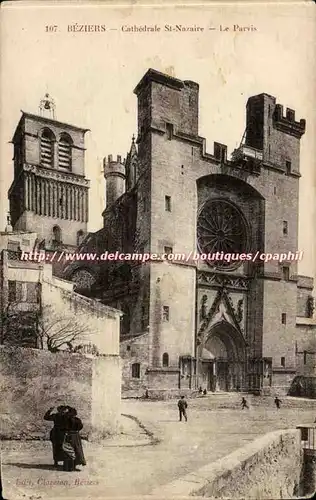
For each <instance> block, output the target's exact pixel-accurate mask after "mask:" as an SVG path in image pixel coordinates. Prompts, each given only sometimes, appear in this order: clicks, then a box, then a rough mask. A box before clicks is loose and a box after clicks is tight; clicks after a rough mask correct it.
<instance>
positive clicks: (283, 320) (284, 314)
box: [281, 313, 286, 325]
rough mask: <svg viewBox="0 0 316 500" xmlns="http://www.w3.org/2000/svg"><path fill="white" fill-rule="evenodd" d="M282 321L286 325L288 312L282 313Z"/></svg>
mask: <svg viewBox="0 0 316 500" xmlns="http://www.w3.org/2000/svg"><path fill="white" fill-rule="evenodd" d="M281 323H282V325H286V313H282V315H281Z"/></svg>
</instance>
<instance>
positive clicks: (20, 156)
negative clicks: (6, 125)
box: [8, 94, 89, 249]
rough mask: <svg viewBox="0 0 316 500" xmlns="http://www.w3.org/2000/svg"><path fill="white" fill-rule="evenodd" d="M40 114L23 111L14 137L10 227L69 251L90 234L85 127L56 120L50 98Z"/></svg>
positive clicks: (46, 97) (48, 246)
mask: <svg viewBox="0 0 316 500" xmlns="http://www.w3.org/2000/svg"><path fill="white" fill-rule="evenodd" d="M39 111H40V113H39V115H33V114H30V113H25V112H23V111H22V116H21V119H20V121H19V123H18V126H17V128H16V130H15V133H14V136H13V139H12V143H13V147H14V156H13V162H14V179H13V182H12V185H11V187H10V189H9V193H8V194H9V201H10V213H11V219H12V225H13V229H14V230H27V231H34V232H37V234H38V238H39V240H41V241H43V240H45V248H46V249H48V248H49V249H64V248H69V249H70V248H72V247H76V246H77V243H78V237H79V235H80V238H81V239H82V237H83V236H84V235H85V234H86V233H87V223H88V190H89V181H88V180H87V179H86V178H85V168H84V153H85V144H84V138H85V133H86V132H87V129H83V128H80V127H76V126H74V125H69V124H67V123H63V122H60V121H57V120H56V119H55V108H54V106H53V100H52V99H51V98H49V96H48V94H46V96H45V98H44V99H43V100H42V101H41V104H40V108H39ZM47 112H49V113H48V114H49V116H45V113H46V115H47Z"/></svg>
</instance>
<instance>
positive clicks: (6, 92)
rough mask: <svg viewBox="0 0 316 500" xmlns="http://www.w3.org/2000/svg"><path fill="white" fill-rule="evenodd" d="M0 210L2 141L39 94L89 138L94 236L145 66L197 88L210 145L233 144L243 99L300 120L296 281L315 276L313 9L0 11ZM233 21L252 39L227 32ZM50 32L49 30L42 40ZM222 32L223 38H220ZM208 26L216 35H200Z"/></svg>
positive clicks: (7, 152)
mask: <svg viewBox="0 0 316 500" xmlns="http://www.w3.org/2000/svg"><path fill="white" fill-rule="evenodd" d="M1 15H2V19H1V23H2V25H1V35H0V36H1V59H0V63H1V68H0V69H1V71H0V78H1V81H0V83H1V86H0V88H1V93H0V96H1V107H0V112H1V122H0V124H1V127H0V134H1V137H0V141H1V142H0V144H1V153H0V154H1V168H0V172H1V176H0V180H1V184H0V189H1V193H0V194H1V213H2V218H1V221H0V229H1V230H3V229H4V226H5V221H6V211H7V207H8V204H7V194H6V193H7V190H8V188H9V186H10V184H11V182H12V178H13V164H12V145H10V144H9V143H8V142H9V141H10V140H11V138H12V136H13V132H14V130H15V127H16V125H17V123H18V120H19V118H20V116H21V113H20V110H24V111H26V112H30V113H35V114H37V113H38V106H39V101H40V99H42V97H43V96H44V94H45V93H46V92H49V93H50V95H51V96H52V97H53V98H54V100H55V103H56V115H57V116H56V118H57V119H58V120H60V121H64V122H67V123H71V124H74V125H77V126H82V127H86V128H89V129H91V132H88V133H87V134H86V147H87V154H86V175H87V177H88V178H89V179H90V180H91V190H90V224H89V229H90V230H92V231H94V230H97V229H100V228H101V227H102V218H101V212H102V210H103V209H104V190H105V184H104V180H103V177H102V173H101V171H102V158H103V157H104V156H107V155H108V154H113V155H117V154H120V155H122V156H124V157H125V155H126V152H127V150H128V149H129V147H130V142H131V137H132V134H133V133H135V134H136V122H137V106H136V105H137V100H136V96H135V95H134V94H133V89H134V87H135V86H136V84H137V83H138V82H139V80H140V79H141V77H142V76H143V75H144V73H145V72H146V71H147V69H148V68H150V67H151V68H154V69H157V70H159V71H162V72H166V73H169V74H172V75H173V76H176V77H177V78H180V79H183V80H193V81H196V82H197V83H199V85H200V125H199V134H200V135H201V136H203V137H205V138H206V141H207V151H208V152H211V153H212V152H213V142H214V141H218V142H221V143H224V144H227V146H228V153H229V154H230V153H231V152H232V150H233V149H234V148H235V147H236V146H237V145H238V144H239V142H240V140H241V137H242V135H243V132H244V129H245V106H246V102H247V99H248V97H250V96H252V95H255V94H258V93H261V92H266V93H268V94H271V95H273V96H275V97H276V98H277V102H278V103H280V104H283V105H284V106H285V107H290V108H293V109H295V110H296V116H297V119H300V118H305V119H306V122H307V130H306V134H305V136H304V137H303V139H302V141H301V173H302V178H301V180H300V232H299V250H303V251H304V259H303V261H302V262H301V263H300V267H299V272H300V273H301V274H309V275H314V274H315V273H314V263H315V262H316V259H315V256H314V253H315V250H314V248H315V234H314V223H313V222H314V216H315V185H316V182H315V180H316V179H315V167H316V165H315V158H316V144H315V138H316V112H315V110H316V95H315V89H316V61H315V59H316V58H315V47H316V13H315V7H314V6H313V5H312V4H301V3H300V4H299V5H295V4H291V5H285V4H281V5H279V6H276V5H268V6H267V5H258V4H257V5H251V4H246V5H244V6H241V5H239V6H237V5H215V4H214V5H209V6H203V7H201V6H200V7H197V6H195V7H191V8H189V7H180V6H177V7H176V8H171V7H164V8H151V9H149V8H145V7H135V6H134V7H128V8H126V7H125V8H124V7H122V8H118V7H113V6H111V5H110V6H107V5H103V6H94V5H92V4H91V5H90V6H88V7H87V6H86V7H85V6H79V5H77V6H72V7H69V6H64V5H58V6H55V7H49V6H43V5H39V4H37V5H36V8H34V7H26V6H24V5H23V3H22V4H19V2H17V4H15V5H13V6H12V7H10V6H7V7H6V6H4V8H3V9H2V12H1ZM74 23H78V25H81V24H86V25H87V24H91V25H105V26H106V28H107V31H105V32H99V33H87V32H77V33H72V32H68V31H67V27H68V25H73V24H74ZM145 24H146V25H150V26H152V25H155V24H156V25H157V26H159V27H161V31H160V32H159V33H158V32H156V33H126V32H125V33H124V32H123V31H122V26H124V27H126V26H134V25H138V26H139V25H141V26H143V25H145ZM166 24H168V25H173V26H175V25H176V24H178V25H179V24H182V25H186V26H193V25H196V26H200V27H203V28H204V31H203V32H199V33H197V32H164V26H165V25H166ZM234 24H235V25H239V26H244V27H246V26H248V27H250V28H251V26H252V27H256V28H257V31H239V30H237V31H234V28H233V27H234ZM47 25H52V26H53V25H56V26H57V32H56V33H54V32H53V33H47V32H46V31H45V27H46V26H47ZM220 25H222V27H225V26H228V27H229V28H230V30H229V31H228V32H227V31H226V32H224V31H220ZM209 27H215V28H216V30H209Z"/></svg>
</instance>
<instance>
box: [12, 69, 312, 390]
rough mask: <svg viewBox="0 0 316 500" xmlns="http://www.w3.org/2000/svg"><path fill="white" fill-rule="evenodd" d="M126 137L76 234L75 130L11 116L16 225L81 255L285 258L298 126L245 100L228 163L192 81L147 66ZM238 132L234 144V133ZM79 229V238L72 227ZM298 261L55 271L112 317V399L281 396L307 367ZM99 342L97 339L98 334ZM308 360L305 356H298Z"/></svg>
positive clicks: (266, 99) (80, 203)
mask: <svg viewBox="0 0 316 500" xmlns="http://www.w3.org/2000/svg"><path fill="white" fill-rule="evenodd" d="M134 93H135V94H136V97H137V100H138V130H137V136H136V138H134V137H133V139H132V144H131V147H130V151H129V152H128V154H127V156H126V158H125V159H122V157H121V156H117V157H113V156H112V155H109V156H108V157H107V158H106V159H105V160H104V176H105V180H106V207H105V209H104V212H103V220H104V227H103V228H102V229H100V230H99V231H98V232H96V233H88V234H87V236H86V237H85V238H84V239H83V241H82V242H80V241H79V239H78V235H83V234H85V232H86V224H87V220H88V214H87V191H88V181H87V180H86V179H85V177H84V166H83V155H84V142H83V141H84V133H85V130H83V129H79V128H77V127H73V126H69V125H65V124H63V123H59V122H56V121H54V120H51V119H50V120H48V119H44V118H40V117H36V116H33V115H27V114H23V116H22V118H21V121H20V124H19V125H18V127H17V131H16V133H15V135H14V139H13V143H14V148H15V155H14V158H15V160H14V163H15V180H14V183H13V185H12V187H11V190H10V194H9V196H10V202H11V213H12V220H13V223H14V224H15V226H16V227H24V228H32V229H34V230H36V231H38V232H39V234H40V236H41V238H43V239H45V240H46V239H47V240H49V239H50V238H51V239H53V240H54V238H55V239H56V229H54V228H56V227H57V228H58V231H60V233H61V232H62V234H63V235H64V236H63V241H65V243H66V242H67V243H69V245H76V243H77V244H78V251H79V252H82V253H84V252H97V253H98V254H101V253H102V252H105V250H108V251H110V252H115V251H120V252H124V253H144V252H150V253H157V254H161V253H183V254H186V255H189V254H190V253H191V252H200V253H201V252H204V253H210V252H212V253H214V252H216V251H219V252H225V253H249V252H251V253H252V254H256V252H266V253H267V252H269V253H280V252H282V253H287V254H288V253H289V252H292V253H295V252H296V251H298V250H299V248H298V213H299V206H298V202H299V179H300V175H301V174H300V140H301V138H302V136H303V134H304V132H305V121H304V120H303V119H300V120H297V119H296V117H295V111H294V110H293V109H289V108H287V109H286V110H285V111H284V109H283V106H282V105H280V104H278V103H277V102H276V98H275V97H273V96H271V95H268V94H265V93H263V94H260V95H256V96H253V97H250V98H249V99H248V102H247V107H246V128H245V133H244V135H243V139H242V142H241V144H240V147H239V148H238V149H237V150H235V151H234V152H233V154H232V156H231V158H230V159H228V155H227V147H226V146H225V144H222V143H218V142H216V143H214V148H213V153H208V152H207V147H206V141H205V139H204V138H203V137H201V136H200V135H199V85H198V84H197V83H195V82H193V81H188V80H185V81H182V80H179V79H177V78H174V77H170V76H168V75H165V74H162V73H160V72H158V71H155V70H153V69H150V70H148V71H147V73H146V74H145V75H144V76H143V78H142V79H141V81H140V82H139V83H138V85H137V86H136V88H135V90H134ZM242 132H243V131H241V133H240V136H242ZM81 231H82V233H81ZM297 264H298V263H297V261H295V260H288V261H283V262H282V263H280V262H278V261H276V260H273V261H269V262H266V263H264V262H262V261H260V260H258V261H255V262H251V261H242V262H241V261H233V262H230V263H227V262H224V261H210V262H207V261H204V262H202V261H198V262H192V261H191V262H180V261H177V262H171V261H169V262H166V261H165V262H155V261H149V262H147V263H145V264H141V263H140V262H137V261H122V262H113V261H111V262H100V261H99V262H93V263H89V262H88V261H85V262H82V261H77V262H73V263H71V264H68V265H67V266H65V268H64V277H65V278H66V279H70V280H73V281H75V282H76V287H77V291H78V292H79V293H82V294H85V295H89V296H90V297H94V298H96V299H97V300H99V301H101V302H103V303H104V304H106V305H108V306H112V307H115V308H117V309H120V310H122V311H123V313H124V315H123V318H122V323H121V357H122V358H123V361H124V362H123V391H125V393H133V394H138V395H141V394H144V391H146V390H147V391H149V393H150V391H173V390H174V391H179V389H180V390H192V389H197V388H199V387H202V388H206V389H207V390H209V391H239V390H240V391H259V392H261V393H267V394H269V393H276V392H277V393H278V394H282V393H284V392H286V391H287V390H288V388H289V387H290V385H291V383H292V381H293V379H294V378H295V377H296V376H297V375H298V374H302V373H306V371H308V370H311V365H309V363H310V360H311V359H312V361H311V363H315V352H314V351H313V350H312V343H313V337H314V333H313V330H312V327H310V323H311V321H312V320H311V318H312V316H313V298H312V290H313V282H312V279H311V278H308V277H304V276H299V275H298V272H297ZM105 334H106V332H105ZM307 352H308V353H313V352H314V356H313V357H312V358H309V357H308V356H307V355H306V353H307Z"/></svg>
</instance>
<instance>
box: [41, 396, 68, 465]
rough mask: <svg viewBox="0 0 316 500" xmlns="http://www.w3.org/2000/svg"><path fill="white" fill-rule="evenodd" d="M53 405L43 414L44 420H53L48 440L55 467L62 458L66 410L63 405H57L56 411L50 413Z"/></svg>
mask: <svg viewBox="0 0 316 500" xmlns="http://www.w3.org/2000/svg"><path fill="white" fill-rule="evenodd" d="M53 409H54V407H52V408H50V409H49V410H47V412H46V413H45V415H44V420H49V421H51V422H54V427H53V428H52V430H51V431H50V435H49V437H50V440H51V442H52V447H53V459H54V465H55V466H56V467H57V466H58V462H62V461H63V460H64V453H63V449H62V445H63V442H64V437H65V430H66V427H65V424H66V421H65V414H66V411H67V407H66V406H64V405H61V406H58V407H57V413H52V411H53Z"/></svg>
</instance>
